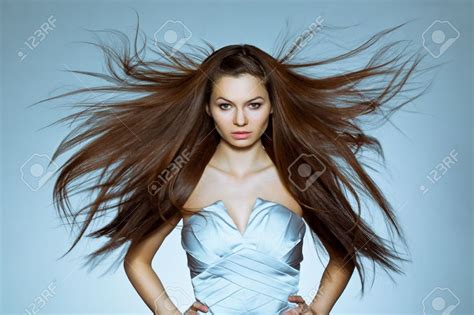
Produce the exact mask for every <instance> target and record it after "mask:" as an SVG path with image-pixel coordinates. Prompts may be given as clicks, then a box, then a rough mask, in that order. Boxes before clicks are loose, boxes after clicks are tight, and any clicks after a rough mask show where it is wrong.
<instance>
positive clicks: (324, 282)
mask: <svg viewBox="0 0 474 315" xmlns="http://www.w3.org/2000/svg"><path fill="white" fill-rule="evenodd" d="M323 245H325V248H326V250H327V251H328V253H329V262H328V265H327V266H326V269H325V270H324V273H323V276H322V278H321V282H320V284H319V288H318V292H317V293H316V295H315V297H314V298H313V301H312V302H311V304H310V305H309V307H310V309H311V310H312V312H313V314H316V315H327V314H329V312H330V311H331V309H332V308H333V306H334V304H336V302H337V300H338V299H339V297H340V296H341V294H342V292H343V291H344V289H345V288H346V286H347V283H348V282H349V280H350V278H351V276H352V273H353V271H354V268H355V266H354V265H353V264H349V263H346V264H344V263H343V262H342V260H341V259H339V258H337V255H336V254H335V253H333V252H332V251H331V249H330V248H329V247H328V245H327V244H325V243H324V242H323Z"/></svg>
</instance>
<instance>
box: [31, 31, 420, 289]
mask: <svg viewBox="0 0 474 315" xmlns="http://www.w3.org/2000/svg"><path fill="white" fill-rule="evenodd" d="M404 24H405V23H404ZM404 24H401V25H399V26H396V27H393V28H389V29H385V30H383V31H380V32H378V33H376V34H375V35H373V36H372V37H370V38H369V39H368V40H367V41H365V42H363V43H362V44H361V45H359V46H357V47H356V48H355V49H353V50H350V51H348V52H346V53H343V54H341V55H337V56H334V57H331V58H327V59H323V60H313V61H310V62H296V61H294V57H295V56H296V54H297V53H299V51H300V50H301V49H302V48H303V47H304V46H305V43H306V42H307V41H308V40H309V38H308V36H314V35H318V33H317V32H312V33H311V32H310V35H307V36H300V37H298V38H297V40H296V41H294V42H293V43H292V44H291V46H290V47H288V45H287V44H288V42H283V45H281V46H280V49H279V50H278V51H277V53H276V55H275V56H272V55H270V54H268V53H266V52H265V51H263V50H261V49H259V48H257V47H256V46H253V45H248V44H242V45H239V44H237V45H229V46H225V47H222V48H220V49H218V50H215V48H214V47H213V46H212V45H211V44H209V43H208V42H206V46H207V47H206V48H203V47H199V46H196V45H191V44H189V43H187V44H186V45H185V46H184V48H186V47H191V48H192V50H191V51H190V52H184V50H183V49H180V50H177V51H175V50H174V49H173V48H172V47H169V46H167V45H165V44H163V43H159V42H158V43H156V44H155V45H156V47H158V48H159V50H158V51H157V50H153V49H152V48H151V49H152V50H153V51H154V52H155V53H157V54H158V55H159V56H160V58H157V59H156V60H152V61H145V60H143V58H142V56H141V55H142V53H143V52H144V50H145V49H146V48H147V45H146V37H145V41H144V45H143V46H142V47H141V48H140V49H137V42H138V40H137V38H138V34H139V32H138V27H137V31H136V33H135V39H134V51H133V54H132V53H131V48H130V46H131V45H130V42H129V41H128V38H127V36H126V35H125V34H124V33H122V32H119V31H114V33H115V34H116V35H117V37H118V38H120V39H121V41H122V43H123V44H124V45H123V47H124V49H123V51H121V52H119V51H118V50H115V49H113V48H111V47H110V46H107V45H100V44H94V45H96V46H98V47H100V48H101V49H102V51H103V52H104V54H105V56H106V61H107V69H108V71H109V74H102V73H94V72H86V71H77V70H74V71H72V72H74V73H78V74H84V75H89V76H93V77H97V78H101V79H104V80H107V81H109V82H111V83H113V84H112V85H109V86H99V87H93V88H83V89H78V90H75V91H72V92H68V93H64V94H61V95H58V96H55V97H51V98H48V99H46V100H43V101H40V102H44V101H48V100H52V99H56V98H59V97H64V96H68V95H72V94H77V93H91V92H92V93H95V92H104V93H112V95H113V96H116V95H119V93H141V94H140V95H139V96H137V97H134V98H130V99H125V100H115V99H114V97H112V98H110V99H108V100H107V101H100V102H99V101H96V102H79V103H76V105H75V106H77V107H81V110H80V111H78V112H75V113H74V114H71V115H69V116H66V117H63V118H61V119H60V120H58V121H57V122H55V124H57V123H60V122H64V121H68V120H72V121H73V122H75V121H76V120H82V119H83V121H82V122H81V123H80V124H79V126H77V127H76V128H75V129H73V130H72V131H71V132H70V133H69V134H68V135H67V136H66V137H65V138H64V139H63V140H62V142H61V143H60V144H59V146H58V148H57V149H56V151H55V153H54V155H53V157H52V160H53V161H55V160H56V159H57V157H58V156H59V155H61V154H63V153H65V152H66V151H68V150H71V149H72V148H74V147H76V146H78V145H80V144H83V145H82V146H81V148H80V149H79V150H77V152H74V153H73V154H72V156H70V158H68V159H67V161H66V162H65V163H64V164H62V165H61V167H60V168H59V169H58V172H59V175H58V176H57V179H56V181H55V184H54V191H53V201H54V204H55V207H56V208H57V209H58V213H59V215H60V217H61V219H62V220H64V219H65V220H66V221H67V223H68V224H70V225H71V226H73V227H74V226H78V227H79V229H80V230H79V233H78V235H77V237H76V238H75V240H74V242H73V244H72V245H71V247H70V248H69V250H68V251H67V252H66V253H65V254H64V255H66V254H67V253H69V252H70V251H71V250H72V249H73V248H74V247H75V246H76V244H77V243H78V242H79V240H80V239H81V238H82V237H83V236H84V234H85V233H86V232H87V230H88V229H90V228H91V223H92V222H95V220H96V219H98V218H99V217H103V216H105V215H108V214H112V218H111V220H110V221H108V222H107V223H106V224H104V225H103V226H100V227H99V228H96V229H92V231H90V232H89V233H88V234H87V235H86V236H87V237H92V238H101V237H106V238H107V242H105V244H103V245H102V246H101V247H100V248H98V249H97V250H95V251H93V252H92V253H90V254H89V255H88V256H87V258H88V259H87V264H89V263H91V262H92V260H94V259H95V258H99V257H103V256H104V255H106V254H110V253H111V252H112V251H114V250H115V249H117V248H119V247H121V246H122V245H124V244H126V243H128V242H129V241H130V243H132V242H133V243H135V242H140V241H141V240H143V239H144V238H146V237H147V236H148V235H150V233H152V232H153V231H155V230H156V229H158V228H159V227H160V226H162V225H163V224H167V223H168V222H167V221H168V220H169V219H170V218H172V217H173V216H176V215H177V216H182V214H183V213H187V212H188V211H190V210H188V209H183V205H184V203H185V202H186V200H187V199H188V197H189V196H190V194H191V192H192V191H193V189H194V188H195V186H196V185H197V182H198V180H199V179H200V177H201V175H202V173H203V171H204V168H205V167H206V165H207V164H208V162H209V160H210V159H211V157H212V155H213V154H214V152H215V149H216V146H217V145H218V143H219V141H220V137H219V134H218V133H217V131H216V130H215V127H214V123H213V121H212V118H211V117H209V116H208V115H206V112H205V105H206V103H207V102H208V101H209V98H210V93H211V90H212V88H213V82H215V81H216V80H217V79H218V78H219V77H221V76H224V75H231V76H238V75H240V74H244V73H245V74H251V75H254V76H256V77H258V78H260V79H261V80H262V82H264V84H265V86H266V88H267V90H268V93H269V96H270V102H271V104H272V106H273V114H272V116H271V119H270V121H269V124H268V128H267V129H266V131H265V133H264V135H263V136H262V143H263V145H264V147H265V150H266V152H267V153H268V155H269V156H270V158H271V159H272V161H273V162H274V164H275V166H276V168H277V170H278V173H279V175H280V177H281V179H282V180H283V182H284V185H285V186H286V188H287V189H288V190H289V191H290V192H291V194H292V195H293V196H294V198H295V199H296V200H297V201H298V203H299V204H300V205H301V206H302V208H303V217H304V219H305V221H306V222H307V223H308V226H309V227H310V228H311V232H312V236H313V239H314V240H315V242H317V241H318V240H319V241H320V242H321V243H322V244H323V245H324V246H325V249H326V250H327V251H328V253H329V254H330V255H331V257H337V258H340V259H342V260H343V262H344V264H347V265H352V266H354V267H357V270H358V273H359V277H360V280H361V284H362V294H364V282H365V280H364V279H365V271H364V270H365V266H364V263H363V262H362V259H368V260H370V261H372V263H373V264H375V263H377V264H379V265H380V266H382V267H383V269H384V270H391V271H394V272H397V273H403V274H404V272H403V271H402V268H400V266H399V263H400V262H402V261H409V260H408V259H406V258H403V257H402V256H401V255H400V253H399V252H398V251H397V250H396V248H395V246H394V242H393V240H394V238H395V237H398V238H399V239H401V240H402V242H403V244H404V245H405V246H407V242H406V240H405V236H404V233H403V230H402V228H401V226H400V224H399V223H398V221H397V219H396V216H395V213H394V210H393V208H392V206H391V205H390V203H389V201H388V200H386V198H385V197H384V195H383V193H382V192H381V191H380V189H379V187H378V186H377V185H376V183H375V182H374V181H373V179H371V177H370V176H369V175H368V173H367V172H366V170H365V169H364V167H363V166H364V163H363V162H362V152H363V151H364V150H363V149H365V150H366V151H367V152H369V151H373V152H375V153H377V154H378V155H379V156H381V157H382V158H383V161H385V157H384V153H383V150H382V146H381V145H380V143H379V141H378V140H377V139H376V138H374V137H372V136H370V135H368V134H366V133H365V132H364V131H363V130H362V128H363V127H364V124H363V121H362V120H363V119H364V118H371V117H372V118H374V117H379V118H381V119H382V122H383V121H385V120H386V119H388V117H389V116H390V115H391V114H392V113H393V112H395V111H396V110H398V109H399V108H401V107H402V106H403V105H405V104H408V103H410V102H411V101H412V100H413V99H415V98H417V97H419V96H420V95H421V94H422V93H419V94H416V95H415V96H413V97H409V98H407V99H405V100H404V101H403V102H402V103H401V104H398V105H397V106H394V107H389V106H388V104H389V101H391V100H392V99H394V97H395V96H396V95H398V94H400V92H401V91H406V89H404V87H405V86H406V83H407V82H408V79H409V78H410V77H411V76H413V74H414V71H415V68H416V69H418V68H417V65H418V64H419V63H420V61H421V60H422V59H423V58H424V55H423V54H422V53H420V52H419V51H418V52H415V53H410V54H407V53H406V51H405V49H402V50H397V47H399V45H400V44H401V43H403V41H397V42H391V43H389V44H385V45H383V46H382V47H381V48H379V49H378V50H377V51H376V53H374V54H373V55H372V56H371V58H370V61H369V62H368V63H367V64H366V65H365V66H362V67H360V68H358V69H356V70H350V71H345V72H344V73H339V74H337V75H327V76H322V75H319V76H317V75H315V74H313V75H309V74H304V73H303V71H301V70H304V69H313V70H315V71H314V73H323V72H322V71H319V72H318V70H319V69H320V68H322V66H323V65H329V64H332V63H334V62H337V61H341V60H346V59H348V58H350V57H354V56H357V55H359V54H360V53H361V52H363V51H366V50H367V49H368V48H369V47H371V46H372V45H373V44H375V43H376V42H378V41H379V40H380V39H381V38H383V37H384V36H385V35H387V34H388V33H391V32H393V31H394V30H396V29H398V28H400V27H401V26H403V25H404ZM305 41H306V42H305ZM116 66H118V71H117V69H116ZM377 80H378V81H377ZM374 82H378V83H375V84H374ZM127 95H128V94H127ZM301 165H304V166H305V167H306V169H309V170H312V172H313V173H315V172H317V174H318V176H317V178H314V177H313V178H312V179H311V178H308V177H307V176H306V175H303V174H300V173H298V170H300V169H298V167H299V166H301ZM86 175H91V177H90V178H89V179H88V180H82V181H81V179H83V178H84V177H85V176H86ZM92 175H93V176H92ZM310 179H311V180H310ZM74 182H76V183H77V184H76V185H73V183H74ZM80 188H81V189H80ZM79 189H80V190H79ZM86 191H89V192H90V193H91V196H93V198H92V201H91V202H90V203H88V204H87V205H85V206H84V207H82V208H80V209H79V210H77V209H73V207H72V206H71V203H70V200H69V199H70V196H71V195H72V193H73V192H76V193H83V192H86ZM348 192H350V194H351V195H352V196H353V197H354V200H355V201H356V203H357V208H355V205H353V204H351V202H350V201H349V199H348V198H349V196H348ZM93 193H96V194H95V195H93ZM362 194H364V195H365V196H367V197H368V198H369V199H371V200H372V201H374V202H375V204H376V205H377V207H378V208H380V210H381V212H380V213H382V214H383V218H384V222H385V223H386V225H387V227H388V231H389V235H390V238H391V239H390V243H389V240H387V239H384V238H383V237H381V236H379V235H377V234H376V233H375V231H373V230H372V229H371V227H370V226H369V224H368V223H367V221H365V220H364V218H363V215H362V213H361V197H362ZM80 216H84V217H85V219H84V221H82V222H80V221H78V218H79V217H80ZM70 219H72V220H70ZM321 243H318V244H319V245H321Z"/></svg>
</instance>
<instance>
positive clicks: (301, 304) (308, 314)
mask: <svg viewBox="0 0 474 315" xmlns="http://www.w3.org/2000/svg"><path fill="white" fill-rule="evenodd" d="M288 301H290V302H293V303H298V306H297V307H294V308H291V309H289V310H287V311H285V312H284V313H283V315H298V314H304V315H316V313H314V312H313V311H312V310H311V309H310V308H309V306H308V304H306V302H305V300H304V299H303V298H302V297H301V296H300V295H290V296H288Z"/></svg>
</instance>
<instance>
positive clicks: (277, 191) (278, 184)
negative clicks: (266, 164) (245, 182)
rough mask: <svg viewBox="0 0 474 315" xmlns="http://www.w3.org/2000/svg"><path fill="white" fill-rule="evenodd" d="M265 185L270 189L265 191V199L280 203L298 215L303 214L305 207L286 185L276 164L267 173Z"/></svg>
mask: <svg viewBox="0 0 474 315" xmlns="http://www.w3.org/2000/svg"><path fill="white" fill-rule="evenodd" d="M265 186H266V187H268V188H269V189H266V190H265V191H264V193H263V194H264V196H261V197H262V198H263V199H266V200H270V201H274V202H277V203H280V204H282V205H284V206H285V207H286V208H288V209H290V210H292V211H293V212H295V213H296V214H297V215H299V216H303V208H302V207H301V205H300V204H299V203H298V201H297V200H296V199H295V198H294V197H293V196H292V194H291V193H290V192H289V190H288V189H287V188H286V187H285V185H284V184H283V181H282V180H281V178H280V175H279V174H278V170H277V169H276V167H275V166H273V167H272V168H271V169H270V170H269V172H268V173H267V175H266V180H265ZM265 196H267V197H265Z"/></svg>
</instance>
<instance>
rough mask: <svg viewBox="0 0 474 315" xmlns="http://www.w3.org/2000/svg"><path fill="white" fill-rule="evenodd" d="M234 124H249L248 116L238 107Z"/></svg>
mask: <svg viewBox="0 0 474 315" xmlns="http://www.w3.org/2000/svg"><path fill="white" fill-rule="evenodd" d="M234 124H235V125H237V126H245V125H246V124H247V117H246V115H245V113H244V111H243V110H240V109H237V111H236V113H235V115H234Z"/></svg>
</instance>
